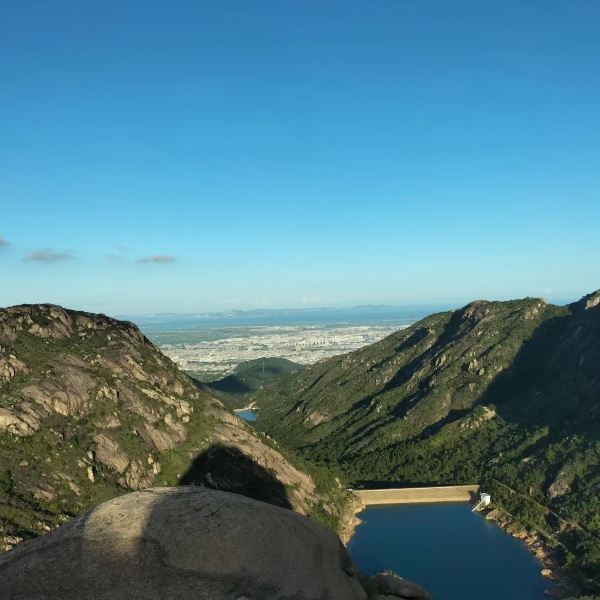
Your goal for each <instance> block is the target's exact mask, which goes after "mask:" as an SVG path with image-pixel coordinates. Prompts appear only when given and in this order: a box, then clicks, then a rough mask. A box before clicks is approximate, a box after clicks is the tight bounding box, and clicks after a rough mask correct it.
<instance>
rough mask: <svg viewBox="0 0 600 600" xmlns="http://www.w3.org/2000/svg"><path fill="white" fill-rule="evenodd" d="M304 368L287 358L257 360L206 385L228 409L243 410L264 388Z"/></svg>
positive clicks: (244, 364) (246, 362) (240, 365)
mask: <svg viewBox="0 0 600 600" xmlns="http://www.w3.org/2000/svg"><path fill="white" fill-rule="evenodd" d="M303 368H304V366H303V365H301V364H298V363H295V362H293V361H291V360H287V359H286V358H277V357H274V356H271V357H267V358H257V359H254V360H247V361H245V362H243V363H240V364H239V365H238V366H237V367H236V368H235V369H234V371H233V373H231V375H227V376H226V377H223V378H222V379H217V380H216V381H211V382H209V383H206V384H204V385H205V386H206V387H207V388H208V389H209V390H210V391H211V392H212V393H213V394H215V395H216V396H217V397H218V398H219V399H220V400H221V401H222V402H223V404H224V405H225V406H227V407H228V408H231V409H235V408H242V407H243V406H245V405H246V404H247V399H248V397H249V396H250V395H252V394H254V393H255V392H257V391H258V390H259V389H260V388H262V387H263V386H265V385H268V384H270V383H271V382H272V381H273V380H275V379H277V378H279V377H281V376H283V375H287V374H289V373H296V372H298V371H300V370H302V369H303Z"/></svg>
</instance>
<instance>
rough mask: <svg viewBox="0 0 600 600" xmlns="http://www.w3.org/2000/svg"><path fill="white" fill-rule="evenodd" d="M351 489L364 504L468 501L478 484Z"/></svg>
mask: <svg viewBox="0 0 600 600" xmlns="http://www.w3.org/2000/svg"><path fill="white" fill-rule="evenodd" d="M352 491H353V492H354V493H355V494H356V495H357V496H358V497H359V498H360V500H361V501H362V503H363V504H364V505H365V506H369V505H372V504H410V503H412V502H470V501H472V500H473V499H474V498H475V497H476V496H477V494H478V492H479V485H445V486H438V487H421V488H389V489H384V490H352Z"/></svg>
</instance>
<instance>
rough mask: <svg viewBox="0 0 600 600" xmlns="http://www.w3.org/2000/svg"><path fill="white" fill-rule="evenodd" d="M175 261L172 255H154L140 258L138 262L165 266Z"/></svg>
mask: <svg viewBox="0 0 600 600" xmlns="http://www.w3.org/2000/svg"><path fill="white" fill-rule="evenodd" d="M175 260H176V259H175V257H174V256H172V255H171V254H154V255H153V256H144V257H143V258H140V260H139V261H138V262H141V263H159V264H164V263H173V262H175Z"/></svg>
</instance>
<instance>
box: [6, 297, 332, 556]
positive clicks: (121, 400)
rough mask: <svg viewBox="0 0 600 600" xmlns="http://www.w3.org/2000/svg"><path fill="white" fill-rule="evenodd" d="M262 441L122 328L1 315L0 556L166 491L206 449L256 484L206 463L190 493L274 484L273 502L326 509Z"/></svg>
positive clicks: (49, 313) (305, 480) (94, 320)
mask: <svg viewBox="0 0 600 600" xmlns="http://www.w3.org/2000/svg"><path fill="white" fill-rule="evenodd" d="M265 441H266V440H264V438H261V437H260V436H258V435H257V434H256V433H255V432H254V430H253V429H252V428H251V427H249V426H248V425H247V424H246V423H244V422H243V421H242V420H240V419H239V418H237V417H235V416H234V415H232V414H231V413H229V412H227V411H226V410H225V409H224V407H223V405H222V404H221V403H220V402H219V401H217V400H215V399H214V398H212V397H211V396H210V395H209V394H208V393H207V392H206V391H205V390H204V389H201V388H199V387H198V386H197V385H196V384H195V383H194V382H193V381H192V380H191V379H190V378H189V377H187V376H186V375H185V374H184V373H182V372H181V371H179V370H178V369H177V367H176V366H175V365H174V364H173V363H172V361H171V360H169V359H168V358H167V357H165V356H164V355H163V354H162V353H161V352H160V351H159V350H158V349H157V348H156V347H155V346H154V345H153V344H152V343H150V342H149V341H148V340H147V339H146V338H145V337H144V336H143V335H142V333H141V332H140V331H139V330H138V328H137V327H135V326H134V325H133V324H131V323H127V322H123V321H117V320H115V319H111V318H109V317H106V316H104V315H95V314H91V313H82V312H78V311H71V310H65V309H63V308H61V307H58V306H53V305H24V306H15V307H11V308H7V309H0V548H1V547H3V540H4V541H5V543H4V546H6V545H12V544H11V543H10V542H9V541H6V540H10V539H14V538H15V537H19V538H20V537H25V538H27V537H32V536H34V535H37V534H42V533H45V532H46V531H47V530H48V529H51V528H53V527H55V526H56V525H58V524H59V523H60V522H61V521H62V520H64V519H65V518H66V516H65V515H74V514H79V513H80V512H81V511H83V510H85V509H86V508H87V507H88V506H90V505H94V504H97V503H98V502H100V501H102V500H105V499H106V498H107V497H112V496H115V495H117V494H120V493H123V491H126V490H139V489H143V488H146V487H149V486H151V485H176V484H178V483H180V481H181V479H182V478H183V477H184V476H185V474H186V473H187V472H188V471H189V470H190V468H191V467H192V465H194V464H195V461H196V460H197V458H198V457H199V456H203V455H204V454H206V453H207V452H209V450H210V449H211V448H212V447H214V446H218V447H219V448H222V447H224V446H227V447H229V448H231V449H233V450H232V452H235V451H239V452H240V453H241V455H243V457H244V459H245V460H247V461H249V463H251V464H253V465H257V468H256V469H255V470H254V471H255V475H256V477H257V479H256V481H250V482H249V481H245V482H242V483H243V484H241V483H240V481H236V480H235V474H233V475H232V473H231V472H230V471H228V470H227V468H226V467H228V465H227V464H222V462H219V461H212V462H211V463H210V469H211V470H210V472H202V471H201V470H200V471H199V470H198V469H197V468H196V469H195V470H194V474H195V476H196V479H195V480H194V481H193V483H199V484H202V485H207V486H209V487H215V488H219V489H225V490H230V491H236V492H238V493H242V494H243V493H249V491H250V492H251V490H252V489H254V488H255V487H257V486H258V487H260V486H259V484H258V483H257V482H260V481H263V480H265V479H266V478H267V477H271V476H273V477H274V478H275V479H277V480H278V481H279V482H280V484H281V486H280V487H281V489H283V492H281V493H279V492H280V491H281V490H280V489H279V488H277V489H278V497H277V498H274V499H273V500H274V501H276V503H278V504H280V505H285V506H289V507H291V508H293V509H295V510H298V511H300V512H303V513H307V514H308V513H310V512H311V511H312V510H313V508H314V507H315V505H317V504H320V505H324V508H325V510H328V506H329V502H328V501H323V499H322V498H321V496H320V495H319V494H318V493H317V492H316V490H315V485H314V483H313V481H312V479H311V478H310V477H309V476H308V475H306V474H305V473H303V472H301V471H299V470H298V469H296V468H295V467H294V466H292V465H291V464H290V463H289V462H288V461H287V460H286V459H284V458H283V456H282V455H281V454H280V453H279V452H278V451H277V450H275V449H273V448H272V447H269V445H268V444H267V443H265ZM226 462H227V461H226ZM203 464H204V463H203ZM224 469H225V470H224ZM283 497H285V502H284V501H283V499H282V498H283ZM261 499H264V500H270V499H269V498H267V497H262V498H261Z"/></svg>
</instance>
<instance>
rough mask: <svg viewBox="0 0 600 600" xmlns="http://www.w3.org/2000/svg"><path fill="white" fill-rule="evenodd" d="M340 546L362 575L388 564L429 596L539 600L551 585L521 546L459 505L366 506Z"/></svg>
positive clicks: (447, 599)
mask: <svg viewBox="0 0 600 600" xmlns="http://www.w3.org/2000/svg"><path fill="white" fill-rule="evenodd" d="M359 517H360V519H361V520H362V521H363V523H361V525H359V526H358V528H357V529H356V531H355V533H354V536H353V537H352V539H351V540H350V543H349V544H348V551H349V553H350V555H351V556H352V558H353V560H354V562H355V563H356V564H357V566H358V567H359V568H360V569H361V571H363V572H364V573H367V574H370V575H372V574H375V573H378V572H380V571H383V570H385V569H391V570H392V571H395V572H396V573H398V574H399V575H401V576H402V577H406V578H407V579H411V580H413V581H415V582H417V583H419V584H421V585H423V586H424V587H426V588H427V589H428V590H429V591H430V592H431V593H432V594H433V595H434V597H435V598H436V600H481V598H485V600H507V598H510V599H511V600H542V599H543V598H544V590H546V589H550V588H551V584H550V582H548V580H547V579H545V578H544V577H542V576H541V574H540V569H541V568H542V565H541V564H540V563H539V562H538V561H537V560H536V558H535V557H534V556H533V554H531V552H530V551H529V550H528V549H527V548H526V547H525V545H524V544H522V543H521V542H519V541H518V540H516V539H514V538H512V537H510V536H509V535H508V534H507V533H505V532H504V531H503V530H502V529H500V528H499V527H498V526H497V525H494V524H493V523H490V522H488V521H486V520H485V518H484V517H483V516H482V515H481V514H479V513H473V512H471V507H470V505H469V504H466V503H443V504H395V505H385V506H369V507H367V508H366V509H365V510H364V511H363V512H361V513H360V514H359Z"/></svg>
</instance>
